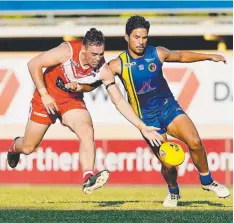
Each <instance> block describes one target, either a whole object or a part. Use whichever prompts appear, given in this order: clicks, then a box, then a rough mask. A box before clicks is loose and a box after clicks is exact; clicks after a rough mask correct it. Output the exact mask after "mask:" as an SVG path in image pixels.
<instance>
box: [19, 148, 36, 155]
mask: <svg viewBox="0 0 234 223" xmlns="http://www.w3.org/2000/svg"><path fill="white" fill-rule="evenodd" d="M35 148H36V147H35V146H23V147H22V152H23V154H25V155H29V154H31V153H32V152H34V150H35Z"/></svg>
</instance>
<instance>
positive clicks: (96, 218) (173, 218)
mask: <svg viewBox="0 0 234 223" xmlns="http://www.w3.org/2000/svg"><path fill="white" fill-rule="evenodd" d="M0 222H4V223H5V222H11V223H14V222H17V223H21V222H23V223H24V222H27V223H28V222H40V223H41V222H69V223H70V222H88V223H89V222H98V223H103V222H108V223H110V222H113V223H114V222H128V223H129V222H134V223H135V222H143V223H144V222H150V223H152V222H159V223H184V222H188V223H197V222H199V223H203V222H204V223H209V222H212V223H220V222H225V223H229V222H230V223H231V222H232V211H220V210H212V211H210V210H209V211H208V210H201V211H198V210H195V211H192V210H183V211H181V210H178V209H177V210H171V209H167V210H166V209H165V210H151V211H150V210H131V211H130V210H129V211H128V210H28V209H24V210H23V209H12V210H3V209H1V210H0Z"/></svg>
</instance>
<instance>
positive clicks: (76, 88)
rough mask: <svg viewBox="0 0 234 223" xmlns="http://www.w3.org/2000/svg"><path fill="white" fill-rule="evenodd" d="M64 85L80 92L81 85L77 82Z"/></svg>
mask: <svg viewBox="0 0 234 223" xmlns="http://www.w3.org/2000/svg"><path fill="white" fill-rule="evenodd" d="M65 87H66V88H67V89H70V90H72V91H74V92H81V91H82V87H81V85H80V84H78V83H77V82H71V83H67V84H65Z"/></svg>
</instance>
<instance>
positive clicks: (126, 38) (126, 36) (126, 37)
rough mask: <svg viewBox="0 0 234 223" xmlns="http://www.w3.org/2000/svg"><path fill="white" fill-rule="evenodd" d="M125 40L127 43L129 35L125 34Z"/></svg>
mask: <svg viewBox="0 0 234 223" xmlns="http://www.w3.org/2000/svg"><path fill="white" fill-rule="evenodd" d="M124 38H125V40H126V41H127V42H128V41H129V35H128V34H125V37H124Z"/></svg>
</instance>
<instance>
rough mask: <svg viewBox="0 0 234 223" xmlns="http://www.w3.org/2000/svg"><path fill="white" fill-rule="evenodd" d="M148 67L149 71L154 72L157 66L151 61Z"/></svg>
mask: <svg viewBox="0 0 234 223" xmlns="http://www.w3.org/2000/svg"><path fill="white" fill-rule="evenodd" d="M148 68H149V71H150V72H154V71H156V69H157V66H156V64H155V63H151V64H150V65H149V67H148Z"/></svg>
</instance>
